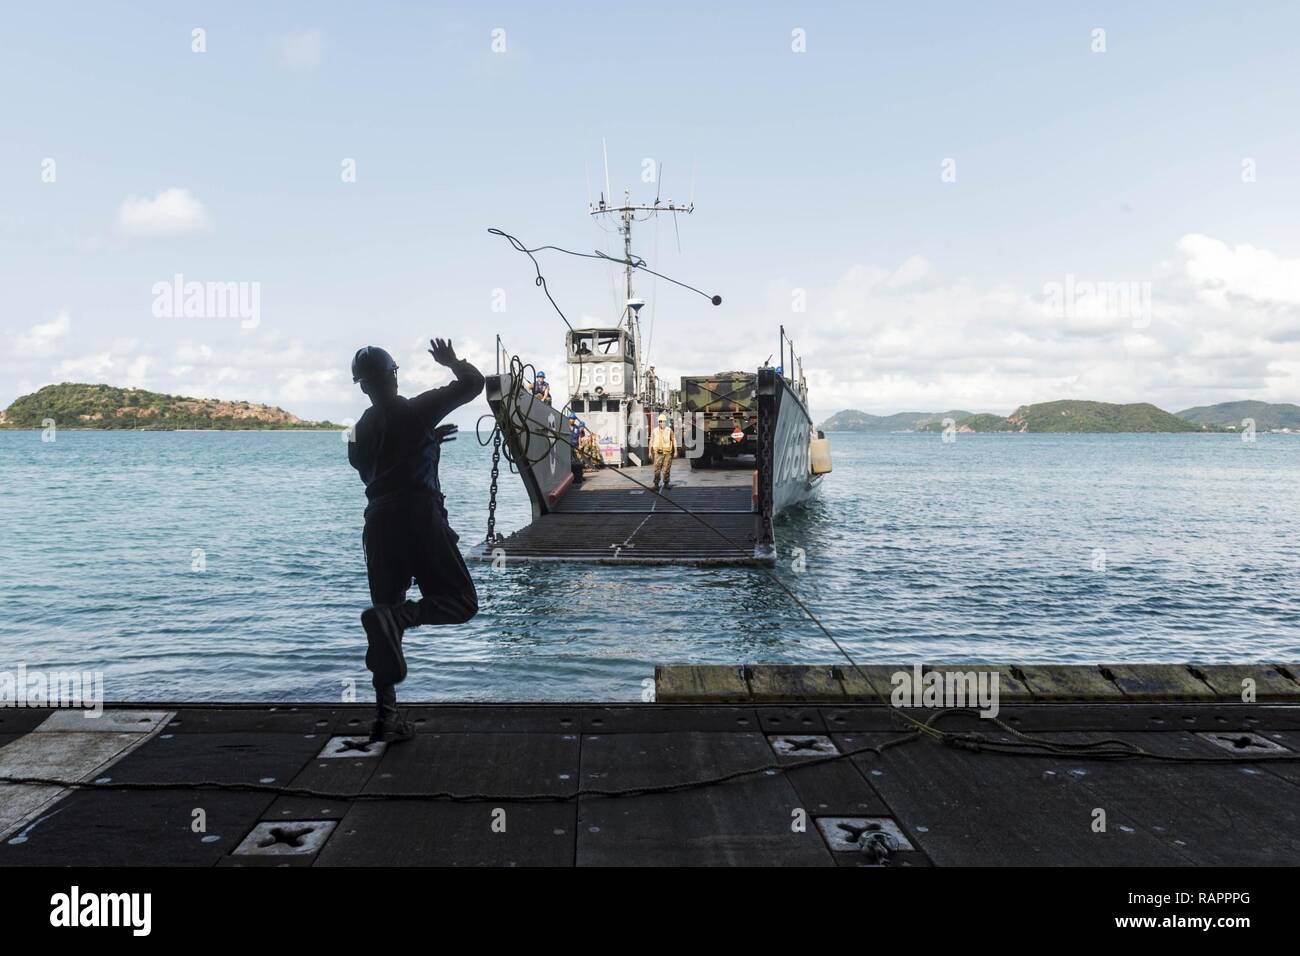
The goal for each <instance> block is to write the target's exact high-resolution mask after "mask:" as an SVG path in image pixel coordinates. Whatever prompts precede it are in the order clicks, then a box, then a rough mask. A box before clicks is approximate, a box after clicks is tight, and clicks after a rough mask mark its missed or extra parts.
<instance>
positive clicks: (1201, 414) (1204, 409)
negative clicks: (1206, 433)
mask: <svg viewBox="0 0 1300 956" xmlns="http://www.w3.org/2000/svg"><path fill="white" fill-rule="evenodd" d="M1178 417H1179V418H1183V419H1186V420H1187V421H1189V422H1192V423H1193V424H1196V425H1216V426H1218V427H1220V428H1232V429H1239V428H1241V423H1242V420H1243V419H1246V418H1253V419H1254V420H1255V427H1256V428H1257V429H1260V430H1261V431H1267V430H1268V429H1271V428H1300V405H1292V404H1290V403H1287V402H1283V403H1281V404H1270V403H1269V402H1220V403H1219V404H1218V405H1198V406H1196V407H1195V408H1185V409H1183V410H1182V411H1181V412H1178Z"/></svg>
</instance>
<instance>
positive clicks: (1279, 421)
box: [819, 399, 1300, 433]
mask: <svg viewBox="0 0 1300 956" xmlns="http://www.w3.org/2000/svg"><path fill="white" fill-rule="evenodd" d="M1247 418H1249V419H1252V420H1254V422H1255V428H1256V429H1257V430H1259V431H1265V432H1266V431H1290V430H1293V429H1294V430H1300V406H1297V405H1291V404H1286V403H1283V404H1270V403H1268V402H1246V401H1243V402H1223V403H1221V404H1218V405H1200V406H1197V407H1196V408H1188V409H1185V410H1184V411H1181V412H1178V413H1177V414H1173V413H1170V412H1166V411H1164V410H1163V409H1160V408H1157V407H1156V406H1154V405H1152V404H1150V403H1149V402H1138V403H1135V404H1130V405H1116V404H1112V403H1109V402H1088V401H1079V400H1075V399H1069V400H1064V401H1059V402H1040V403H1038V404H1035V405H1021V406H1020V407H1019V408H1017V409H1016V410H1015V411H1014V412H1012V413H1011V414H1010V415H1007V416H1005V417H1003V416H1001V415H992V414H988V413H983V414H971V413H969V412H962V411H950V412H900V413H898V414H896V415H870V414H867V413H866V412H860V411H856V410H854V409H846V410H845V411H842V412H839V413H837V414H835V415H832V416H831V417H830V418H828V419H827V420H826V421H825V422H823V423H822V424H821V425H820V426H819V427H820V428H821V429H822V430H823V431H848V432H895V431H915V432H941V431H943V429H944V420H945V419H949V420H951V421H952V423H953V425H954V427H955V428H956V430H957V431H959V432H1144V433H1174V432H1235V431H1240V430H1241V429H1242V421H1243V420H1244V419H1247Z"/></svg>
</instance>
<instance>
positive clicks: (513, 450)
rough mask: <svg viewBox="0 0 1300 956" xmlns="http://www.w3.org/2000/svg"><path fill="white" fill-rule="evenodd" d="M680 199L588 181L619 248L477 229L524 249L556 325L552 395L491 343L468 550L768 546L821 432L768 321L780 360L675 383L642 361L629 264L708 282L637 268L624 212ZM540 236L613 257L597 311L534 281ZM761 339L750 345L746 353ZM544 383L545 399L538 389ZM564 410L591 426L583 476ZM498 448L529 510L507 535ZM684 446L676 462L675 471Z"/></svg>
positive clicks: (795, 365) (685, 552) (722, 555)
mask: <svg viewBox="0 0 1300 956" xmlns="http://www.w3.org/2000/svg"><path fill="white" fill-rule="evenodd" d="M694 208H695V207H694V204H693V203H692V204H688V205H678V204H675V203H673V202H672V201H671V200H670V201H668V202H661V201H660V200H658V199H656V200H655V202H654V203H651V204H634V203H632V202H631V199H630V197H628V196H627V195H626V194H625V196H624V201H623V204H622V205H619V206H613V205H610V204H609V203H607V202H606V200H605V198H604V197H602V198H601V200H600V202H599V203H597V204H594V205H593V206H592V207H591V209H590V213H591V214H592V215H593V216H596V217H615V218H616V219H617V221H618V230H619V234H620V235H621V237H622V239H623V258H622V259H616V258H613V257H611V256H607V255H604V254H602V253H595V254H587V253H578V252H571V251H570V250H567V249H560V248H559V247H556V246H542V247H538V248H535V249H529V248H527V247H526V246H524V244H523V243H522V242H520V241H519V240H518V239H516V238H514V237H513V236H509V235H508V234H506V233H504V232H502V231H501V230H497V229H493V230H490V231H491V232H492V233H493V234H494V235H499V236H502V237H504V238H506V239H508V240H509V241H510V243H511V244H512V245H513V246H514V248H515V249H516V250H517V251H519V252H523V253H525V254H527V255H528V257H529V258H530V259H531V260H532V262H533V265H534V267H535V268H536V270H537V284H538V286H539V287H540V288H541V289H542V290H543V292H544V293H545V294H546V296H547V297H548V298H549V299H550V301H551V304H552V306H554V308H555V311H556V312H558V313H559V315H560V318H561V319H563V321H564V322H565V324H566V325H567V326H568V331H567V332H566V334H565V354H566V359H567V361H566V364H567V366H568V378H567V397H566V398H565V400H564V401H563V403H561V401H560V399H561V393H560V392H559V388H560V386H561V381H560V379H558V378H553V379H552V380H551V382H550V384H549V385H542V384H539V383H540V382H541V381H542V374H541V373H540V372H534V371H532V367H531V366H529V365H527V364H526V363H524V362H523V361H521V360H519V359H517V358H515V359H511V358H510V357H509V356H508V355H507V356H505V361H504V362H503V361H502V359H503V352H504V350H503V349H502V348H501V342H500V338H499V337H498V340H497V341H498V349H497V363H498V366H497V374H496V375H494V376H491V377H489V379H488V382H487V398H488V403H489V405H491V407H492V411H493V415H494V417H495V420H496V430H495V432H494V437H493V443H494V458H493V479H492V488H493V491H492V499H491V501H490V502H489V519H488V533H487V537H486V539H485V540H484V542H483V544H482V545H481V546H480V547H479V548H478V549H476V551H475V552H474V553H473V555H472V556H473V557H475V558H478V559H480V560H493V561H495V562H497V563H498V565H499V563H500V562H502V561H505V562H509V561H514V560H541V561H547V560H549V561H598V562H606V563H616V564H621V563H665V564H677V563H717V564H755V563H772V562H774V561H775V560H776V548H777V542H776V533H775V530H774V528H773V519H775V518H776V516H777V515H778V514H780V513H781V512H782V511H783V510H785V509H787V508H792V507H795V506H797V505H800V504H803V503H804V502H805V501H807V500H808V499H809V498H811V497H812V496H813V495H815V494H816V493H817V491H818V489H819V488H820V485H821V482H822V478H823V476H824V475H825V474H827V473H828V472H829V471H830V470H831V462H830V446H829V443H828V442H827V441H826V437H825V435H823V434H821V433H820V432H818V431H816V430H815V429H814V428H813V425H812V419H811V418H810V416H809V414H808V383H807V380H806V379H805V377H804V374H803V364H802V362H801V361H800V359H799V358H798V356H797V355H796V354H795V349H794V344H793V342H791V341H790V339H789V337H788V336H787V335H786V334H785V329H784V328H781V329H780V330H779V342H778V343H777V344H778V346H779V347H778V349H776V350H774V354H775V353H776V352H778V351H779V354H780V361H779V362H778V363H777V364H776V365H772V364H770V358H771V356H769V359H768V360H765V361H763V362H762V363H761V364H759V360H758V358H757V356H756V357H755V366H756V367H755V369H754V370H753V371H735V372H722V373H718V374H713V375H688V376H684V377H683V378H682V379H681V381H680V387H679V388H676V389H674V388H672V387H670V386H671V383H670V382H668V381H667V380H665V379H664V378H663V377H662V376H661V375H659V374H657V373H656V372H655V369H654V366H653V365H649V363H648V360H647V359H648V357H647V355H646V350H647V345H646V342H645V341H644V340H643V338H642V334H641V315H642V310H643V309H644V307H645V304H646V303H645V300H644V299H642V298H639V297H637V295H636V294H635V291H634V289H633V287H632V276H633V273H634V272H636V271H637V270H643V271H647V272H652V274H653V275H655V276H658V277H659V278H663V279H665V280H667V281H668V282H671V283H673V284H675V285H678V286H682V287H683V288H686V289H688V290H690V291H692V292H695V293H697V294H699V295H701V296H703V297H705V298H707V299H709V301H710V302H711V303H712V304H713V305H715V306H718V305H721V303H722V298H721V296H718V295H710V294H709V293H706V292H702V291H701V290H699V289H696V288H694V287H693V286H688V285H686V284H685V283H683V282H678V281H677V280H676V279H672V278H669V277H668V276H664V275H662V274H661V273H657V272H653V271H652V270H650V269H649V268H648V267H647V265H646V263H645V261H644V260H643V259H640V258H639V257H637V256H636V255H634V254H633V252H632V224H633V223H634V222H640V221H644V220H645V219H648V218H651V217H653V216H655V215H658V214H661V213H673V214H678V213H681V214H690V213H691V212H693V210H694ZM546 250H551V251H557V252H562V253H568V254H571V255H578V256H586V257H587V258H594V259H604V260H606V261H609V262H616V263H619V264H620V265H622V266H623V268H624V274H625V283H624V289H623V292H624V299H623V307H622V311H621V313H620V315H619V317H618V320H617V321H616V322H615V323H614V324H613V325H610V326H582V327H574V326H573V324H572V323H570V322H569V320H568V318H567V317H566V316H565V315H564V312H563V310H562V309H561V308H560V306H559V305H558V304H557V303H556V299H555V296H554V295H553V293H552V291H551V290H550V289H549V288H548V287H547V284H546V279H545V275H544V274H543V272H542V269H541V265H540V264H539V263H538V260H537V258H536V256H535V255H534V253H539V252H542V251H546ZM758 354H759V355H761V354H762V353H761V352H760V353H758ZM543 390H545V391H546V392H549V393H550V395H549V398H548V400H545V401H543V400H541V399H539V397H538V396H539V394H541V393H542V391H543ZM571 416H576V417H577V418H578V419H580V420H581V422H582V423H583V426H584V427H585V428H586V429H588V430H589V432H590V433H591V436H592V437H591V438H590V439H588V440H589V442H590V446H591V449H592V452H591V453H590V457H592V458H596V459H598V460H599V462H600V464H601V465H603V466H604V467H603V468H600V469H599V470H597V471H596V473H595V474H594V475H591V476H589V477H587V478H586V480H583V477H584V476H583V473H582V470H581V467H580V466H579V465H577V464H575V457H574V456H575V455H577V454H578V453H579V449H578V448H576V447H574V446H575V445H576V442H573V441H571V440H570V436H571V432H570V427H571V426H570V424H569V423H571V422H572V421H573V418H572V417H571ZM503 452H504V454H505V456H506V457H507V459H508V460H509V462H510V463H511V464H512V465H513V466H514V467H515V469H516V470H517V471H518V473H519V476H520V478H521V479H522V480H523V482H524V486H525V488H526V489H527V491H528V497H529V500H530V502H531V504H532V523H531V524H529V525H528V526H527V527H525V528H522V529H520V530H518V531H516V532H515V533H513V534H511V535H509V536H503V535H500V534H498V533H497V530H496V525H495V520H496V519H495V514H496V507H495V503H496V498H495V495H496V488H497V478H498V475H499V471H500V457H501V454H502V453H503ZM678 457H685V458H686V459H687V461H688V462H689V464H690V468H689V470H687V471H685V472H680V473H678V474H677V475H674V471H673V462H674V460H675V459H676V458H678Z"/></svg>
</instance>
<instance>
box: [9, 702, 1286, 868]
mask: <svg viewBox="0 0 1300 956" xmlns="http://www.w3.org/2000/svg"><path fill="white" fill-rule="evenodd" d="M166 707H167V709H168V710H171V711H175V716H174V717H173V718H172V719H171V720H170V722H169V723H168V724H167V725H166V726H164V727H162V729H161V732H160V733H158V734H156V735H155V736H152V737H150V738H149V739H148V740H147V741H146V742H145V743H143V744H142V745H141V746H140V747H138V748H137V749H135V750H132V751H131V752H129V753H128V754H127V755H126V756H124V757H122V758H121V759H120V760H119V761H118V762H117V763H116V764H114V765H113V766H111V767H109V768H108V769H105V770H100V771H98V776H99V778H101V779H105V780H107V781H109V782H110V783H111V782H133V783H150V784H157V785H164V784H166V785H171V788H169V787H168V786H159V787H158V788H155V789H148V790H137V791H125V790H118V791H114V790H108V789H103V790H92V791H78V792H72V793H70V794H69V795H68V796H66V797H64V798H63V799H62V800H61V801H60V802H59V803H57V804H56V805H54V806H52V807H49V808H47V809H45V810H44V811H42V816H41V817H40V819H39V820H34V821H29V822H28V823H27V824H26V825H25V827H24V829H23V830H22V831H21V838H18V839H15V838H13V837H12V836H11V838H10V839H8V840H6V841H5V842H3V843H0V866H22V865H68V864H112V865H120V864H187V865H195V866H214V865H221V866H232V865H234V866H238V865H285V864H287V865H317V866H328V865H393V864H415V865H434V864H436V865H475V864H495V865H502V866H510V865H556V866H571V865H575V864H576V865H591V864H598V865H599V864H617V865H629V866H644V865H653V864H688V865H702V864H751V865H772V866H775V865H783V866H799V865H814V866H834V865H841V866H856V865H863V864H865V863H867V862H869V859H868V857H867V855H866V854H865V853H863V852H862V851H860V850H857V849H843V850H836V849H833V846H836V845H842V844H837V843H834V842H833V839H834V838H835V837H836V836H837V835H843V834H848V836H849V837H850V838H851V837H853V836H854V835H855V834H856V833H859V832H862V828H863V827H868V826H870V825H872V824H873V823H874V824H875V825H877V826H881V825H884V826H887V827H888V826H897V827H898V832H899V833H900V834H901V835H902V836H903V837H904V838H905V839H906V840H907V841H909V843H910V844H911V846H912V849H911V850H905V849H902V848H901V846H898V847H897V848H896V849H895V851H894V852H892V853H890V854H889V855H888V857H887V860H886V862H887V864H888V865H890V866H928V865H965V864H977V865H978V864H1000V865H1007V864H1049V865H1059V864H1084V865H1098V866H1100V865H1108V866H1110V865H1132V864H1142V865H1146V864H1222V863H1229V864H1241V865H1270V864H1289V865H1295V864H1297V863H1300V765H1297V764H1296V763H1265V762H1263V761H1260V760H1253V761H1252V760H1249V759H1247V760H1244V761H1240V762H1234V763H1165V762H1159V761H1155V760H1149V759H1148V760H1124V761H1114V760H1112V761H1099V760H1086V759H1082V758H1078V757H1073V756H1069V755H1064V756H1029V757H1021V756H999V755H992V754H982V753H973V752H970V751H967V750H961V749H957V748H952V747H944V746H941V745H938V744H935V743H932V742H930V741H928V740H916V741H913V742H907V743H902V744H899V745H896V746H892V747H889V748H886V749H884V750H882V751H880V752H879V753H876V752H872V751H869V750H867V751H864V752H862V753H857V754H850V753H849V752H850V751H852V750H861V749H862V748H865V747H866V746H868V745H872V744H881V743H885V742H887V741H891V740H895V739H897V738H898V737H899V736H900V734H901V730H900V726H899V724H898V717H897V715H896V714H892V713H891V712H890V709H889V708H887V707H882V706H843V705H841V706H810V705H806V704H789V705H781V706H776V705H773V706H759V705H753V704H744V705H733V704H716V705H709V704H680V705H670V704H640V705H635V704H633V705H594V704H588V705H583V704H574V705H538V704H532V705H529V704H524V705H492V704H485V705H461V706H411V707H408V708H406V716H407V717H408V718H410V719H412V720H414V721H415V722H416V725H417V730H418V732H417V735H416V737H415V739H414V740H412V741H409V742H405V743H400V744H393V745H388V746H386V747H374V746H367V745H366V744H365V743H364V731H365V728H366V727H367V725H368V721H369V717H370V714H369V712H368V708H366V707H363V706H360V705H357V706H351V707H330V706H311V705H302V706H280V707H249V706H227V707H222V706H203V705H184V704H182V705H166ZM150 709H153V710H157V709H159V708H158V707H152V708H150ZM914 713H916V714H917V715H918V716H924V714H923V713H922V712H914ZM1000 716H1001V718H1002V719H1003V720H1005V721H1007V722H1008V723H1009V724H1010V725H1011V726H1014V727H1016V728H1017V729H1018V730H1020V731H1022V732H1024V733H1028V734H1042V735H1044V736H1046V737H1050V739H1053V740H1057V741H1061V742H1068V743H1081V742H1085V741H1094V740H1103V739H1116V738H1117V739H1120V740H1124V741H1129V742H1132V743H1137V744H1140V745H1141V746H1142V747H1144V748H1145V749H1146V750H1148V751H1151V752H1153V753H1161V754H1169V755H1181V756H1188V757H1193V756H1194V757H1227V756H1229V755H1230V754H1229V752H1228V751H1225V750H1224V749H1223V748H1222V747H1219V746H1217V745H1215V744H1214V743H1213V742H1211V741H1210V740H1208V739H1207V736H1208V735H1209V733H1208V732H1215V733H1232V734H1240V735H1242V736H1243V737H1244V736H1246V735H1257V736H1258V737H1262V738H1265V739H1266V740H1267V741H1269V742H1271V744H1274V745H1276V746H1277V747H1279V748H1282V749H1283V752H1289V753H1294V752H1296V751H1297V750H1300V706H1295V705H1264V704H1240V703H1227V702H1212V703H1119V704H1097V703H1091V704H1079V705H1073V704H1024V705H1016V706H1010V705H1008V706H1004V707H1003V709H1002V713H1001V715H1000ZM984 724H987V722H984ZM945 728H946V729H950V730H958V729H963V730H978V731H983V732H985V733H988V734H989V735H990V736H992V737H995V738H1005V739H1008V740H1009V739H1011V738H1010V737H1009V736H1008V735H1006V734H1005V733H1002V732H1001V731H999V730H997V729H996V728H995V729H992V730H990V728H989V727H988V726H986V725H982V724H981V721H980V718H978V717H974V716H970V717H964V718H963V717H958V718H954V719H953V720H952V721H951V722H949V723H946V724H945ZM29 736H45V737H51V736H53V735H50V734H44V735H41V734H40V733H39V732H38V731H30V732H27V733H20V734H19V735H18V736H17V742H21V741H22V740H23V739H24V737H29ZM336 738H343V739H344V740H345V741H349V743H347V744H345V745H344V747H343V750H342V753H343V756H341V757H325V756H323V753H324V752H326V750H327V748H328V747H329V746H330V744H331V742H332V741H336ZM336 743H337V741H336ZM13 745H14V743H13V742H11V743H10V744H9V745H7V746H13ZM5 749H7V747H6V748H0V761H2V760H3V754H4V751H5ZM787 750H789V751H791V755H786V754H785V753H783V751H787ZM819 752H820V753H825V754H826V756H825V758H824V759H820V758H819V760H818V762H817V763H815V764H812V765H805V766H799V767H797V768H795V769H789V767H790V765H791V763H793V762H795V761H798V760H806V759H808V755H809V754H813V753H819ZM751 770H752V771H756V772H754V773H747V774H745V775H743V776H739V777H737V778H736V779H732V780H729V781H727V782H715V783H707V784H706V783H699V782H701V781H707V780H709V779H710V778H718V777H721V776H725V775H729V774H735V773H739V772H745V771H751ZM195 781H216V782H228V783H235V782H240V783H248V784H254V785H257V786H259V787H265V788H267V789H266V790H264V791H257V792H226V791H212V790H206V791H205V790H192V789H186V788H185V784H187V783H192V782H195ZM692 781H695V782H697V783H698V785H696V786H692V787H690V788H689V789H685V790H681V791H677V792H660V793H644V792H643V793H639V794H636V795H627V796H598V795H585V796H581V797H577V798H569V799H565V797H566V795H569V794H572V793H573V792H574V791H575V790H577V789H578V788H584V789H588V790H590V789H600V790H606V791H608V790H616V791H617V790H627V789H634V788H642V789H644V788H655V787H663V786H669V785H676V784H682V783H688V782H692ZM284 786H288V787H293V788H299V789H303V790H308V791H312V793H310V794H304V795H298V796H289V795H283V794H278V793H276V792H274V788H276V787H284ZM438 793H441V794H454V795H457V796H460V797H465V798H467V799H465V800H463V801H460V802H454V801H451V800H447V799H435V798H433V797H432V796H431V795H433V794H438ZM356 794H371V795H385V797H386V798H385V799H383V800H377V801H363V800H357V799H353V797H354V796H355V795H356ZM403 795H405V796H411V795H417V796H420V799H400V797H402V796H403ZM548 798H559V799H548ZM1097 808H1104V810H1105V813H1106V826H1105V829H1104V831H1100V832H1099V831H1098V829H1097V827H1096V825H1095V823H1096V820H1097V816H1096V810H1097ZM196 809H201V810H202V811H203V819H204V825H203V827H202V828H201V829H196V826H195V820H196V816H195V810H196ZM801 820H802V821H804V822H805V823H806V825H802V826H801V825H798V824H799V822H800V821H801ZM259 827H260V829H256V828H259ZM241 847H242V848H244V849H243V850H240V848H241ZM250 849H251V850H252V852H246V851H248V850H250Z"/></svg>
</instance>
